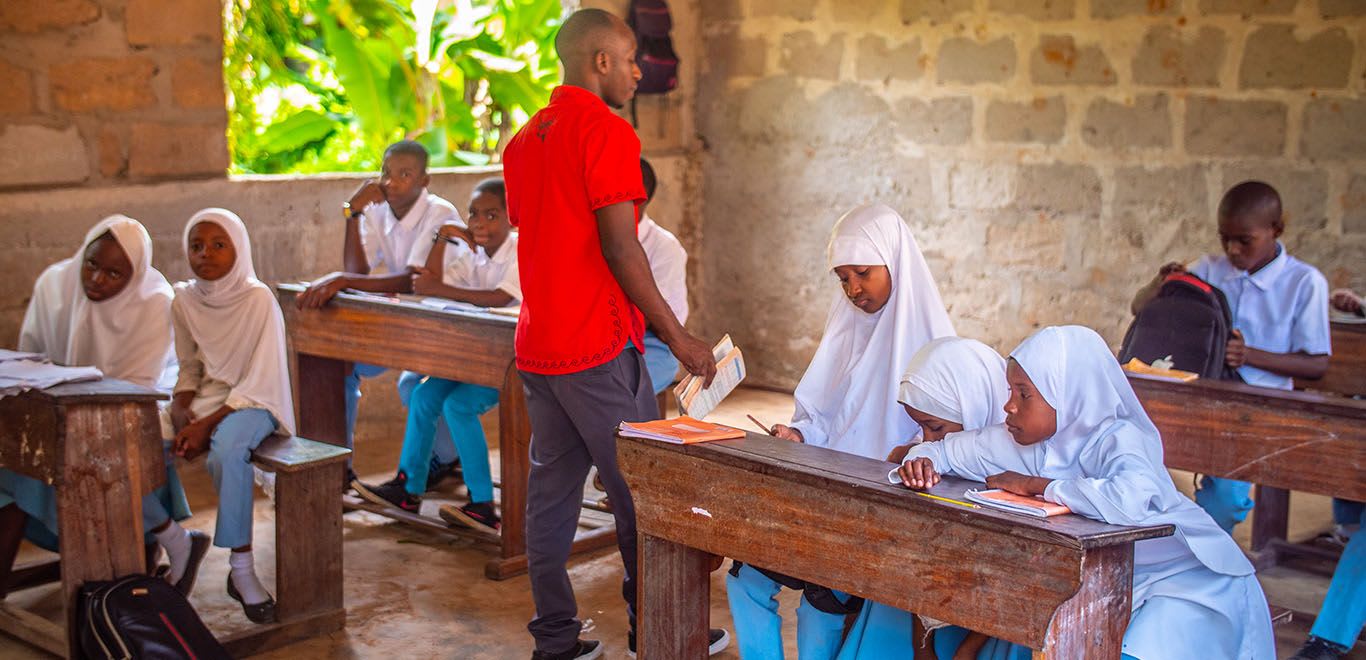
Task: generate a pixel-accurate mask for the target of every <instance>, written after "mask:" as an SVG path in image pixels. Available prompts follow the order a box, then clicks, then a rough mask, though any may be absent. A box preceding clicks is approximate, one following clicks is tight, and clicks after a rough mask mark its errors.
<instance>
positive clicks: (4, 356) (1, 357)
mask: <svg viewBox="0 0 1366 660" xmlns="http://www.w3.org/2000/svg"><path fill="white" fill-rule="evenodd" d="M11 360H33V361H36V362H43V361H46V360H47V356H45V355H43V354H42V353H25V352H23V351H11V350H9V349H7V348H0V362H9V361H11Z"/></svg>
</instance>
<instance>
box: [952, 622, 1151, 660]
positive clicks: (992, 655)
mask: <svg viewBox="0 0 1366 660" xmlns="http://www.w3.org/2000/svg"><path fill="white" fill-rule="evenodd" d="M967 636H968V629H967V628H960V627H958V626H949V627H947V628H940V629H938V630H936V631H934V654H935V656H936V657H940V658H952V657H953V654H954V653H955V652H957V651H958V647H959V646H961V645H962V644H963V640H964V639H966V638H967ZM1032 657H1034V652H1033V651H1031V650H1030V649H1029V647H1028V646H1020V645H1019V644H1011V643H1010V642H1007V641H1005V640H1004V639H996V638H995V637H992V638H990V639H988V640H987V643H986V644H984V645H982V649H981V650H980V651H978V652H977V660H1029V659H1030V658H1032ZM1124 657H1125V658H1128V657H1130V656H1127V655H1126V656H1124Z"/></svg>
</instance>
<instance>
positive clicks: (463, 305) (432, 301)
mask: <svg viewBox="0 0 1366 660" xmlns="http://www.w3.org/2000/svg"><path fill="white" fill-rule="evenodd" d="M418 302H419V303H420V304H422V305H424V306H426V307H431V308H434V309H440V310H445V311H448V312H487V313H489V314H497V315H498V316H510V317H512V318H514V319H515V318H517V317H518V316H520V315H521V313H522V306H521V305H514V306H512V307H480V306H478V305H471V304H470V303H467V302H460V301H458V300H447V299H445V298H423V299H422V300H419V301H418Z"/></svg>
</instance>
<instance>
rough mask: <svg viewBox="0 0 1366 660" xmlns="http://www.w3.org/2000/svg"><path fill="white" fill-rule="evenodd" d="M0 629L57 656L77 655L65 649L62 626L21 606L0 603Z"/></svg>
mask: <svg viewBox="0 0 1366 660" xmlns="http://www.w3.org/2000/svg"><path fill="white" fill-rule="evenodd" d="M0 630H2V631H4V632H5V633H7V634H9V635H11V636H13V637H16V638H18V639H20V640H23V641H24V642H26V643H28V644H32V645H33V646H36V647H38V648H40V649H42V650H44V651H47V652H48V653H51V654H52V655H55V656H57V657H59V658H74V657H77V656H76V654H74V653H68V651H67V641H66V630H65V629H63V628H62V626H60V625H58V624H56V623H53V622H51V621H48V620H47V619H44V618H43V617H41V616H38V615H37V614H33V613H32V612H29V611H28V610H25V609H23V608H21V607H17V606H15V605H11V604H9V603H0Z"/></svg>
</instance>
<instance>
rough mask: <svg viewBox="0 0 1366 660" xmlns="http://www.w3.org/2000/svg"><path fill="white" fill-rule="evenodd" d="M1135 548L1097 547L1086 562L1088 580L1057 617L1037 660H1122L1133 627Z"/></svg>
mask: <svg viewBox="0 0 1366 660" xmlns="http://www.w3.org/2000/svg"><path fill="white" fill-rule="evenodd" d="M1133 578H1134V546H1133V544H1131V543H1125V544H1120V545H1111V546H1106V547H1102V548H1093V549H1091V550H1088V551H1086V554H1085V556H1084V557H1083V558H1082V582H1081V589H1079V590H1078V591H1077V593H1076V595H1075V596H1072V598H1071V599H1069V600H1068V601H1067V602H1065V603H1063V604H1062V606H1061V607H1059V608H1058V609H1057V610H1056V611H1055V612H1054V613H1053V620H1052V622H1051V623H1050V624H1049V626H1048V634H1047V637H1046V638H1045V644H1044V649H1043V651H1036V652H1035V653H1034V657H1035V658H1036V659H1047V660H1074V659H1076V658H1088V659H1089V658H1110V659H1113V660H1118V659H1119V657H1120V655H1121V646H1122V645H1123V642H1124V631H1125V629H1127V628H1128V627H1129V609H1130V608H1129V603H1130V598H1131V597H1132V596H1133Z"/></svg>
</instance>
